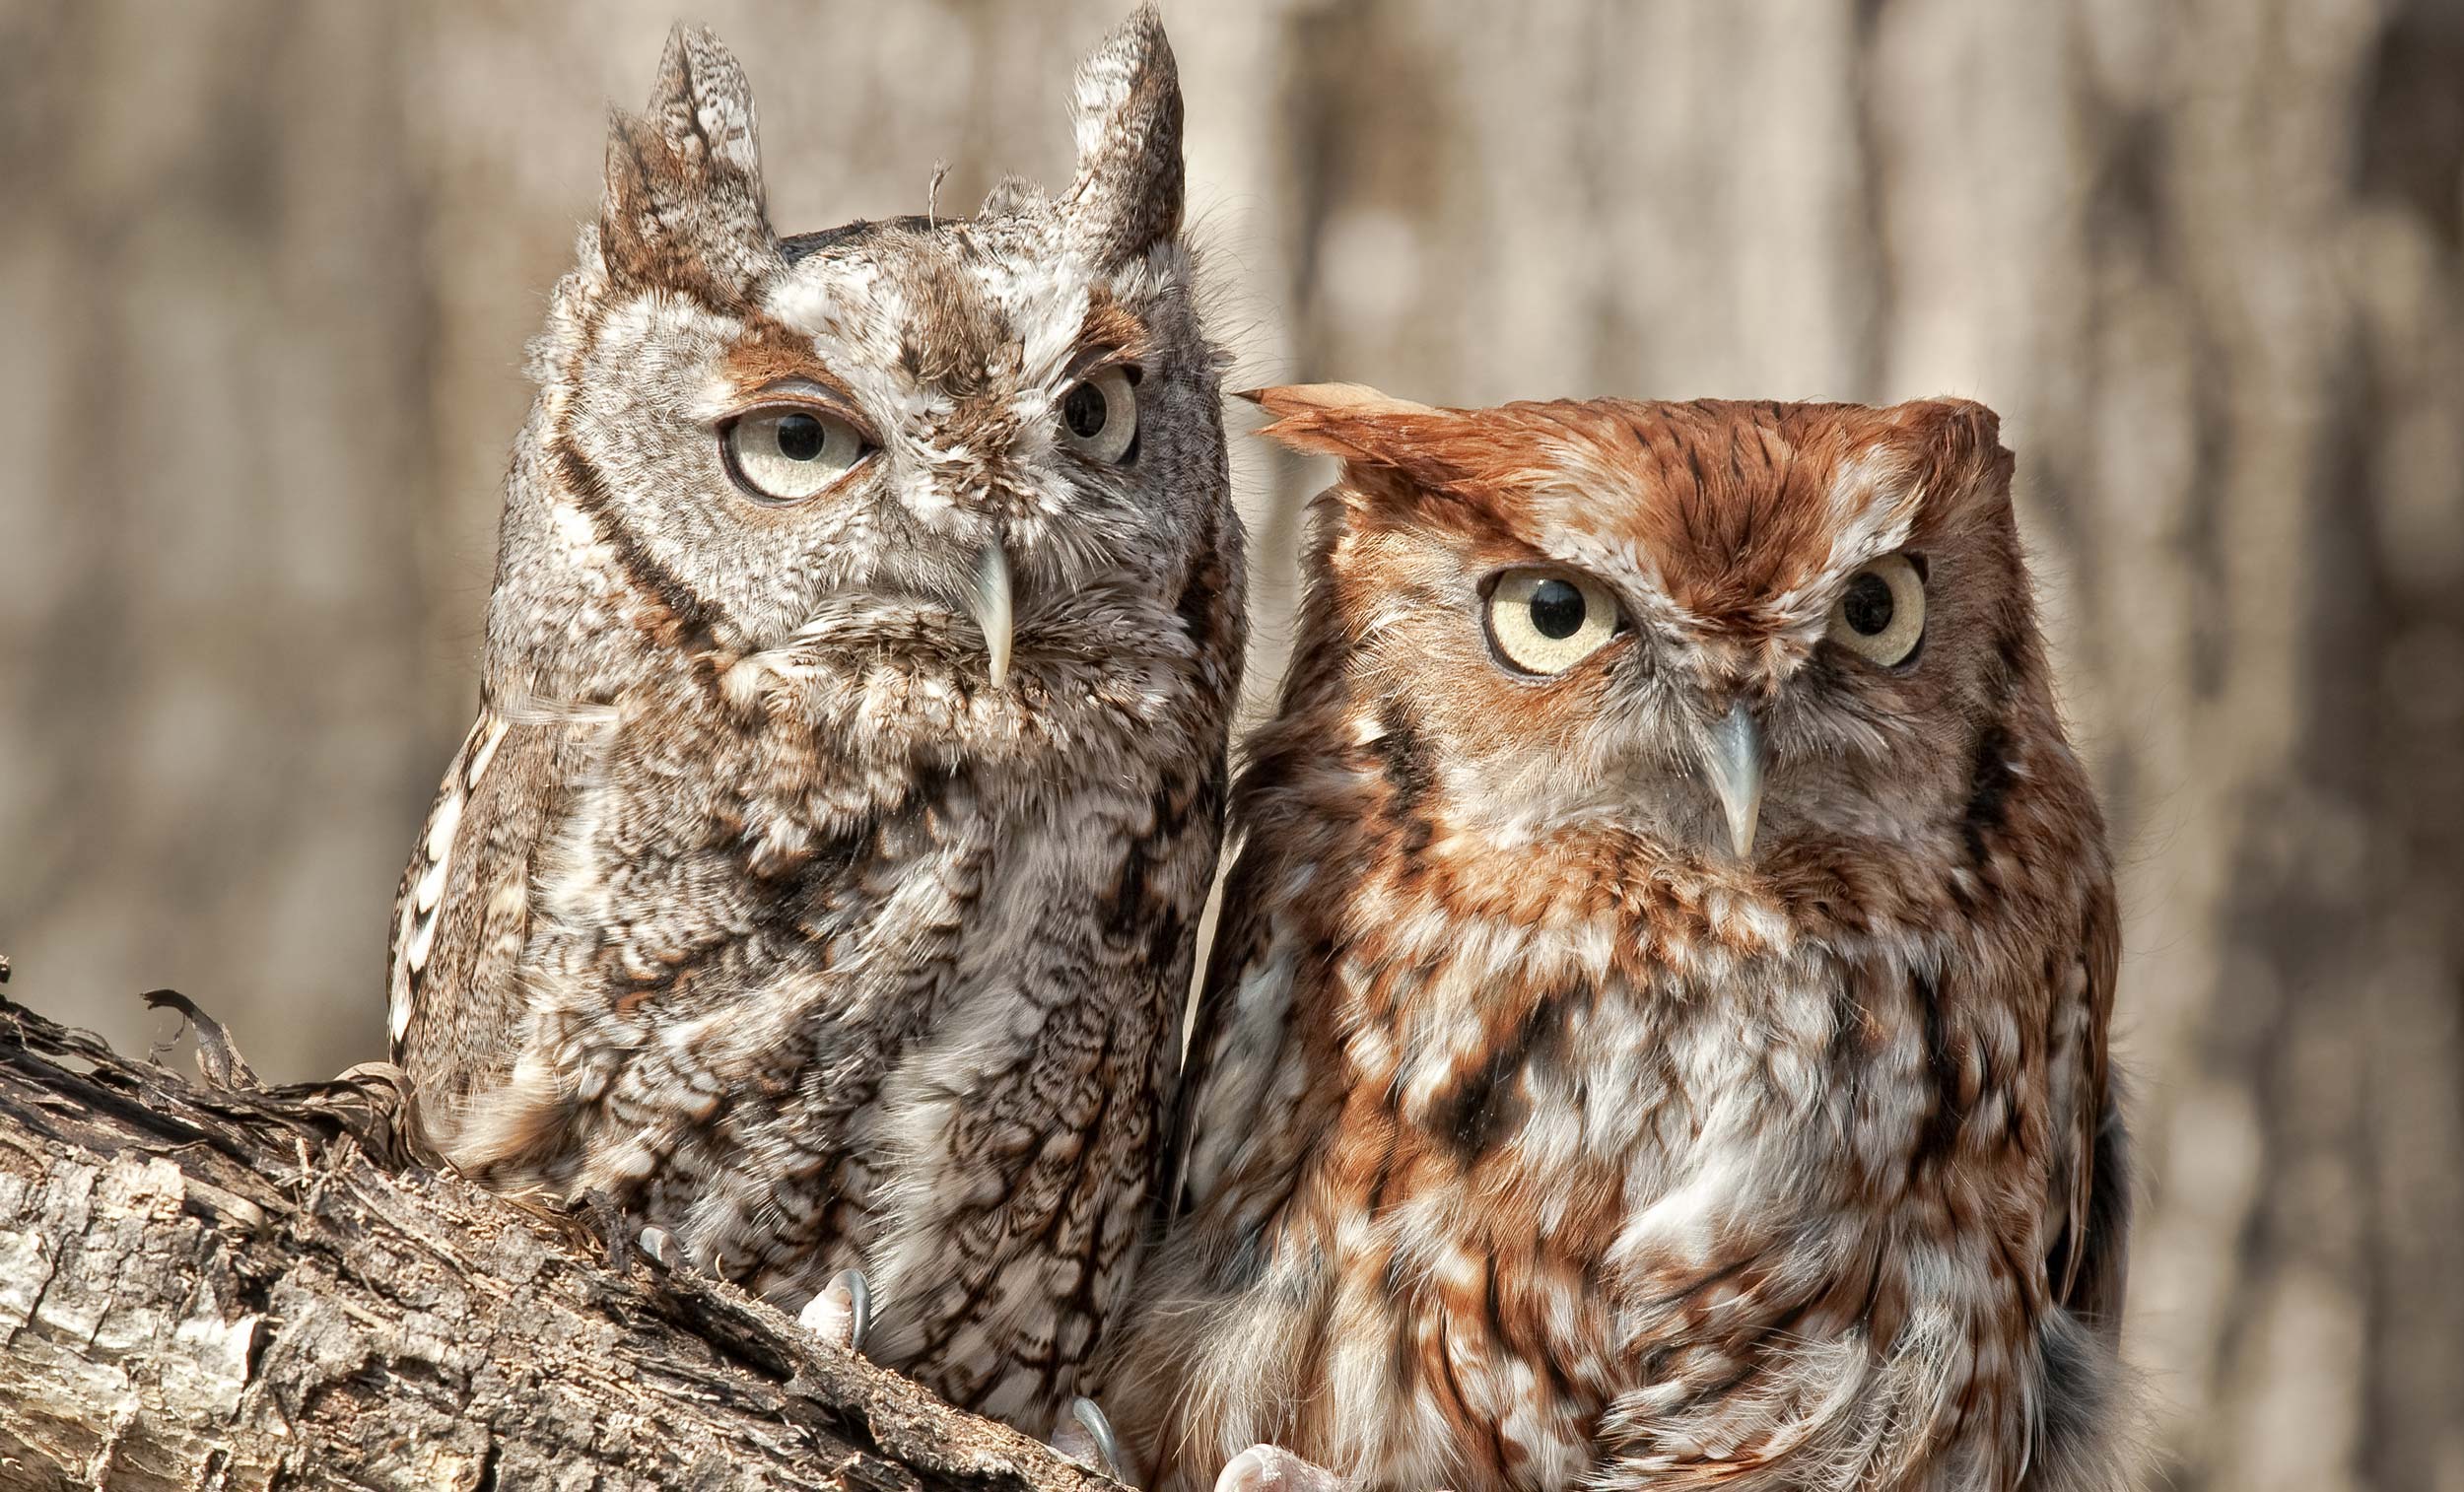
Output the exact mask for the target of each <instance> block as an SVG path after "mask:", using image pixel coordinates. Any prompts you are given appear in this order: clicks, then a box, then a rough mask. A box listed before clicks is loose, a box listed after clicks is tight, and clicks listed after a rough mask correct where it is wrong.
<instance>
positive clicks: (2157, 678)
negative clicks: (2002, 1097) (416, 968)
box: [0, 0, 2464, 1492]
mask: <svg viewBox="0 0 2464 1492" xmlns="http://www.w3.org/2000/svg"><path fill="white" fill-rule="evenodd" d="M673 3H674V0H659V3H653V0H622V3H618V4H600V5H589V6H583V5H580V4H575V5H571V6H564V7H550V6H539V5H514V4H511V3H488V0H446V3H441V4H436V5H429V6H420V7H407V6H375V5H368V6H358V5H351V6H345V5H325V4H314V3H307V0H292V3H280V0H219V3H214V4H206V5H173V4H170V3H148V0H91V3H79V4H74V5H72V4H67V3H63V0H0V701H4V702H5V703H0V949H4V950H5V951H6V952H7V953H9V954H10V955H12V956H13V957H14V958H15V960H16V963H17V970H18V983H17V984H15V985H14V986H12V987H13V990H14V992H16V993H18V994H19V996H20V997H21V998H24V999H28V1000H30V1001H32V1002H33V1003H34V1005H35V1006H36V1007H37V1008H40V1009H43V1010H46V1011H48V1012H50V1013H52V1014H54V1015H60V1016H64V1017H67V1018H71V1019H74V1020H78V1021H82V1022H85V1023H88V1024H91V1025H94V1026H96V1027H98V1028H100V1029H102V1030H103V1031H104V1032H106V1033H107V1034H109V1035H111V1036H112V1037H113V1039H114V1040H115V1041H116V1042H117V1043H118V1044H119V1045H120V1046H121V1047H122V1048H123V1049H135V1050H143V1048H144V1047H145V1045H146V1044H147V1042H148V1041H149V1040H151V1039H153V1038H155V1037H156V1036H158V1035H159V1032H156V1031H154V1030H152V1029H150V1028H149V1026H148V1025H147V1023H146V1022H145V1021H144V1020H143V1019H142V1018H141V1017H140V1015H139V1013H138V1009H139V1007H138V1006H137V1003H136V1001H135V999H134V994H135V992H136V991H137V990H139V989H141V988H145V987H148V986H151V985H157V984H166V983H169V984H176V985H178V986H180V987H182V988H184V989H185V990H187V991H188V992H189V993H190V994H192V995H195V996H197V997H198V998H199V999H200V1000H201V1001H203V1002H204V1003H205V1004H206V1005H207V1006H209V1007H210V1008H211V1009H213V1010H214V1011H216V1012H217V1013H218V1014H220V1015H221V1016H222V1017H223V1018H224V1019H225V1020H226V1021H227V1022H229V1023H230V1024H231V1025H232V1026H233V1027H234V1028H235V1029H236V1031H237V1032H238V1034H239V1035H240V1039H241V1041H242V1043H243V1044H244V1046H245V1047H246V1049H247V1050H248V1051H249V1053H250V1055H251V1057H252V1058H253V1059H254V1060H255V1061H256V1063H257V1065H258V1066H259V1067H260V1068H261V1069H263V1070H265V1071H266V1072H267V1074H268V1076H270V1077H274V1078H278V1079H279V1078H287V1077H306V1076H309V1075H314V1074H323V1073H327V1072H331V1071H333V1070H335V1069H337V1068H339V1067H340V1066H342V1065H344V1064H345V1063H347V1062H350V1061H353V1060H357V1059H360V1058H364V1057H369V1056H373V1055H375V1054H376V1052H377V1051H378V1048H379V1046H380V1042H381V1035H380V1026H381V1017H380V1014H379V1010H380V1005H381V1000H380V995H379V990H380V980H381V965H382V959H383V952H384V944H385V934H386V921H387V918H386V910H387V906H388V903H389V900H390V897H391V894H392V890H393V885H394V878H395V876H396V874H397V871H398V868H399V866H400V864H401V861H402V858H403V856H404V853H405V852H406V850H407V848H408V846H409V844H410V841H411V837H412V835H413V833H414V832H415V829H416V826H417V824H418V821H419V818H420V815H421V813H422V811H423V810H424V808H425V806H426V804H427V801H428V798H429V795H430V793H431V791H432V790H433V787H434V784H435V781H436V778H437V775H438V774H439V772H441V771H442V769H443V766H444V763H445V759H446V756H447V755H448V753H449V752H450V751H451V749H452V747H453V744H454V742H455V741H456V740H457V739H458V738H459V736H460V733H461V731H462V728H463V726H464V724H465V723H466V721H467V718H468V711H469V709H470V707H471V704H472V698H473V696H472V687H473V686H472V680H471V663H472V657H473V654H474V652H475V648H476V644H477V639H478V634H479V628H480V621H481V615H482V611H483V607H484V604H485V598H486V594H487V587H488V582H489V577H490V569H491V563H492V557H493V554H494V543H495V540H494V522H495V514H496V507H497V487H498V482H499V479H500V478H501V476H502V469H503V464H504V461H505V456H506V452H507V449H508V446H509V444H510V441H511V440H512V437H513V431H514V428H515V426H516V425H517V423H518V422H519V420H520V417H521V412H522V409H523V407H524V404H525V401H526V399H527V397H528V394H527V389H526V388H525V386H524V384H523V383H522V381H521V378H520V374H519V366H520V357H521V343H522V341H523V339H524V338H525V337H527V336H528V335H529V334H530V333H531V332H532V330H533V329H534V328H535V326H536V323H537V320H538V317H539V314H540V311H541V309H542V306H543V304H544V296H545V292H546V290H547V288H548V286H549V284H550V283H551V282H552V280H553V279H554V277H555V276H556V275H557V274H558V273H559V272H561V270H562V269H563V268H564V267H565V264H566V262H567V258H568V255H569V254H570V251H571V243H572V235H573V231H574V228H575V225H576V224H577V223H579V222H580V221H582V219H583V218H585V217H587V216H589V215H590V214H591V213H592V212H593V210H594V203H595V197H596V189H597V188H596V181H597V167H598V160H599V151H600V142H601V138H602V133H601V132H602V127H603V109H604V107H605V105H606V103H607V102H609V101H611V100H613V101H616V102H623V103H626V104H631V103H633V102H635V101H637V99H638V98H640V97H641V96H642V95H644V94H645V93H646V91H647V89H648V86H649V80H650V71H651V67H652V65H653V63H654V61H655V59H656V57H657V54H658V48H659V44H660V40H661V37H662V35H663V34H664V32H665V29H666V26H667V24H668V21H669V19H670V12H669V9H668V6H669V5H671V4H673ZM1126 5H1127V0H1071V3H1068V4H1066V5H1061V6H1056V7H1028V6H1024V5H999V6H995V5H991V4H953V3H939V4H914V5H902V6H898V7H881V6H875V5H871V4H863V3H857V0H836V3H827V4H805V3H799V4H792V5H790V4H786V3H780V4H776V5H763V4H757V3H755V0H704V3H701V4H700V5H699V6H698V9H699V11H700V12H701V15H700V17H699V19H705V20H708V21H710V22H712V23H713V24H715V25H716V26H718V27H719V31H720V33H721V34H723V35H725V36H727V37H728V38H729V39H730V40H731V41H732V42H733V43H734V44H735V45H736V47H737V48H738V49H739V51H740V52H741V53H742V55H743V56H744V58H745V60H746V63H747V65H748V68H749V69H750V71H751V73H752V75H753V80H754V83H755V86H756V88H757V89H758V90H759V92H760V95H761V99H762V105H763V137H764V138H763V144H764V147H765V156H766V159H767V161H768V163H769V174H770V179H771V189H772V206H773V210H774V216H775V218H776V221H777V223H778V225H779V227H780V228H781V229H782V230H783V231H795V230H802V229H810V228H815V227H820V226H824V225H827V224H831V223H837V222H842V221H846V220H848V219H850V218H855V217H859V216H874V217H877V216H884V215H888V214H893V213H901V212H911V211H917V210H920V209H921V208H922V207H923V205H924V191H925V185H926V182H927V180H928V179H929V176H930V173H931V170H932V166H933V163H934V161H935V160H947V161H948V162H950V163H951V167H952V170H951V173H950V177H949V180H948V182H947V184H946V186H945V187H944V188H943V191H942V197H941V200H942V202H943V203H945V204H950V203H964V202H968V201H972V200H973V199H974V198H975V197H976V196H978V195H980V194H981V193H982V192H983V191H984V190H985V189H986V188H987V187H989V186H990V185H991V184H992V181H993V180H995V179H996V178H997V177H998V175H999V174H1000V173H1002V172H1003V171H1005V170H1020V171H1024V172H1029V173H1035V174H1040V175H1042V176H1043V177H1044V178H1045V179H1046V180H1048V181H1052V180H1055V179H1056V178H1058V177H1060V176H1061V175H1062V174H1063V173H1064V172H1065V170H1066V165H1067V159H1068V157H1067V144H1066V140H1067V136H1066V130H1065V127H1064V124H1063V119H1062V100H1063V98H1064V94H1065V84H1066V79H1067V77H1068V73H1069V70H1070V67H1071V66H1072V64H1073V61H1074V59H1075V57H1076V55H1077V54H1078V53H1079V52H1080V51H1081V50H1083V49H1084V48H1085V47H1086V46H1087V45H1088V44H1090V43H1091V42H1092V41H1093V40H1094V38H1095V37H1096V36H1097V35H1098V34H1100V33H1101V32H1102V30H1103V29H1104V28H1105V27H1106V26H1108V25H1110V24H1111V22H1112V21H1113V20H1115V19H1117V13H1118V12H1120V11H1122V10H1124V9H1126ZM1167 19H1168V21H1169V23H1170V24H1171V26H1172V30H1173V35H1174V40H1175V42H1176V45H1177V47H1178V49H1179V52H1180V56H1181V64H1182V71H1183V77H1184V82H1185V86H1186V88H1187V91H1188V95H1189V108H1190V131H1189V146H1190V157H1191V162H1190V166H1191V187H1192V202H1193V206H1194V210H1195V212H1196V215H1197V219H1198V227H1199V230H1200V233H1201V235H1202V238H1203V241H1204V242H1205V243H1206V244H1207V245H1208V248H1209V254H1208V265H1209V269H1210V275H1211V279H1212V281H1213V282H1214V285H1215V297H1214V304H1215V311H1214V315H1215V322H1214V324H1215V326H1216V328H1217V330H1218V332H1219V334H1220V335H1221V336H1223V337H1224V338H1225V339H1226V340H1227V341H1228V342H1229V343H1230V344H1231V346H1232V347H1233V349H1234V351H1235V353H1236V354H1237V356H1238V359H1239V373H1238V376H1239V377H1241V378H1244V379H1247V380H1249V381H1273V380H1281V379H1288V378H1304V377H1305V378H1323V377H1343V378H1352V379H1359V380H1364V381H1369V382H1375V383H1379V384H1382V385H1384V386H1385V387H1387V388H1389V389H1391V390H1394V391H1396V392H1399V393H1403V394H1407V395H1409V396H1411V397H1414V398H1419V399H1423V400H1429V401H1432V402H1440V403H1456V404H1476V403H1486V402H1491V401H1494V400H1500V399H1505V398H1510V397H1517V396H1545V395H1553V394H1578V395H1579V394H1592V393H1608V392H1614V393H1622V394H1630V395H1640V396H1673V397H1690V396H1696V395H1714V394H1717V395H1734V396H1768V397H1778V398H1846V399H1865V400H1889V399H1897V398H1904V397H1910V396H1915V395H1920V394H1928V393H1939V392H1949V393H1958V394H1964V395H1968V396H1971V397H1975V398H1979V399H1983V400H1985V401H1987V402H1988V403H1991V404H1993V405H1994V406H1995V407H1997V408H1998V409H2000V410H2001V411H2002V412H2003V415H2004V417H2005V421H2006V423H2005V437H2006V440H2008V441H2009V442H2010V443H2011V444H2012V445H2013V446H2014V448H2016V449H2017V450H2018V451H2019V456H2020V460H2019V474H2020V477H2019V480H2020V488H2021V500H2020V501H2021V507H2022V518H2023V522H2024V523H2025V525H2026V528H2027V531H2028V534H2029V537H2030V539H2031V541H2032V543H2033V545H2034V547H2035V550H2036V553H2037V558H2038V574H2039V576H2040V580H2041V583H2042V586H2043V588H2044V591H2045V593H2046V601H2047V605H2048V609H2049V613H2050V618H2051V621H2052V624H2053V628H2054V631H2055V634H2056V637H2057V640H2058V644H2059V647H2060V650H2061V657H2062V662H2063V665H2064V669H2065V676H2066V679H2067V681H2068V685H2069V703H2070V707H2071V711H2072V715H2073V720H2074V724H2075V727H2076V729H2077V732H2078V734H2079V736H2080V739H2081V742H2082V745H2083V746H2084V748H2085V749H2086V751H2087V752H2088V756H2089V757H2090V758H2091V759H2092V760H2093V761H2094V763H2095V764H2096V767H2097V772H2098V776H2099V780H2100V781H2101V783H2102V785H2103V789H2104V792H2105V796H2106V802H2107V805H2108V807H2109V809H2110V811H2111V815H2112V818H2113V822H2114V825H2115V829H2116V833H2117V837H2118V841H2119V844H2120V847H2121V850H2122V855H2123V858H2124V861H2125V863H2126V867H2127V868H2126V877H2125V882H2124V888H2125V901H2126V907H2127V912H2128V915H2129V926H2128V932H2129V953H2128V956H2127V961H2126V963H2125V966H2124V983H2123V989H2122V1012H2121V1040H2122V1043H2123V1047H2124V1055H2125V1060H2126V1061H2127V1062H2128V1064H2129V1065H2130V1067H2131V1068H2132V1069H2133V1070H2134V1071H2135V1073H2136V1074H2137V1075H2138V1098H2139V1102H2138V1120H2139V1127H2140V1132H2141V1134H2142V1136H2143V1141H2144V1155H2145V1163H2146V1172H2147V1185H2146V1192H2147V1195H2146V1205H2145V1206H2144V1208H2143V1210H2142V1223H2141V1231H2140V1233H2139V1249H2138V1257H2137V1261H2136V1266H2135V1267H2136V1273H2135V1278H2134V1283H2133V1304H2134V1308H2135V1314H2134V1320H2133V1322H2132V1327H2131V1341H2132V1350H2133V1352H2134V1355H2135V1356H2136V1357H2137V1359H2138V1360H2139V1361H2140V1362H2141V1363H2142V1364H2144V1365H2145V1366H2146V1367H2147V1369H2148V1370H2149V1381H2150V1386H2151V1389H2152V1390H2153V1392H2154V1395H2155V1397H2156V1400H2157V1402H2158V1404H2159V1407H2158V1409H2157V1410H2156V1414H2155V1416H2154V1423H2153V1424H2152V1426H2151V1435H2152V1437H2153V1439H2154V1440H2155V1442H2156V1446H2157V1447H2158V1450H2159V1464H2160V1465H2161V1466H2162V1467H2163V1468H2164V1471H2165V1473H2166V1476H2167V1480H2168V1482H2169V1484H2170V1485H2172V1486H2175V1487H2180V1488H2197V1489H2211V1488H2212V1489H2233V1492H2242V1489H2252V1492H2263V1489H2273V1488H2285V1489H2293V1488H2300V1489H2303V1492H2336V1489H2348V1488H2349V1489H2362V1488H2369V1489H2386V1492H2411V1489H2416V1488H2422V1489H2436V1492H2458V1489H2464V1098H2459V1089H2460V1088H2464V249H2460V247H2459V244H2460V240H2464V5H2459V4H2456V3H2453V0H2374V3H2373V0H2180V3H2173V4H2162V5H2152V4H2147V3H2144V0H2076V3H2070V4H2058V5H2057V4H2035V3H2022V0H1994V3H1987V4H1978V3H1972V0H1742V3H1741V0H1683V3H1677V0H1666V3H1660V0H1636V3H1618V0H1552V3H1542V4H1535V5H1528V6H1522V5H1519V6H1505V5H1496V4H1492V3H1488V0H1443V3H1440V0H1430V3H1403V0H1388V3H1375V0H1365V3H1364V0H1339V3H1314V4H1313V3H1279V4H1244V5H1238V6H1232V5H1201V4H1198V3H1195V0H1181V3H1178V4H1174V5H1168V7H1167ZM1325 476H1326V472H1325V471H1324V469H1323V468H1320V467H1317V466H1313V465H1309V464H1306V463H1302V462H1298V461H1290V460H1281V459H1275V458H1269V457H1267V456H1266V455H1265V454H1263V453H1261V452H1256V451H1246V450H1245V451H1244V452H1243V453H1242V454H1241V456H1240V458H1239V465H1238V467H1237V468H1236V479H1237V480H1238V481H1239V482H1240V484H1241V490H1242V492H1243V494H1244V496H1245V499H1246V500H1247V501H1248V503H1249V505H1250V509H1251V512H1252V517H1253V523H1254V529H1255V533H1256V553H1257V561H1256V563H1257V580H1258V583H1257V588H1256V595H1257V597H1258V602H1259V607H1260V615H1259V625H1258V627H1257V629H1256V636H1257V638H1258V646H1257V649H1256V653H1255V656H1254V658H1253V669H1254V672H1255V673H1256V675H1257V677H1258V679H1259V683H1260V686H1261V690H1262V691H1264V690H1266V689H1267V688H1269V687H1270V686H1271V684H1272V681H1273V679H1274V677H1275V676H1276V674H1277V673H1278V672H1279V667H1280V658H1279V653H1280V650H1281V648H1282V647H1283V646H1284V644H1285V641H1286V638H1287V629H1286V627H1285V626H1284V622H1283V618H1284V615H1285V613H1286V611H1287V610H1288V607H1289V604H1290V599H1291V590H1292V586H1291V564H1292V549H1293V539H1294V518H1295V513H1296V510H1297V506H1298V504H1299V503H1300V501H1301V500H1302V499H1304V498H1305V497H1306V495H1307V494H1308V493H1309V492H1310V491H1312V490H1313V489H1314V487H1315V486H1316V485H1318V484H1319V483H1321V482H1322V481H1323V480H1324V479H1325Z"/></svg>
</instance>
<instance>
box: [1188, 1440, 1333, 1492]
mask: <svg viewBox="0 0 2464 1492" xmlns="http://www.w3.org/2000/svg"><path fill="white" fill-rule="evenodd" d="M1342 1485H1343V1479H1342V1478H1341V1477H1339V1476H1337V1475H1335V1473H1334V1472H1332V1471H1330V1470H1328V1469H1327V1468H1326V1467H1324V1466H1321V1465H1319V1464H1317V1463H1316V1462H1315V1461H1306V1460H1303V1459H1301V1458H1299V1457H1297V1456H1294V1455H1293V1454H1292V1453H1291V1452H1289V1451H1286V1450H1284V1449H1283V1448H1282V1447H1281V1446H1264V1445H1261V1446H1252V1447H1250V1448H1249V1449H1248V1450H1246V1451H1244V1452H1242V1453H1241V1454H1240V1455H1238V1456H1235V1457H1233V1458H1231V1459H1230V1460H1228V1461H1226V1462H1224V1466H1223V1471H1222V1473H1221V1474H1220V1475H1218V1476H1216V1478H1215V1492H1339V1489H1340V1488H1341V1487H1342Z"/></svg>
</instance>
